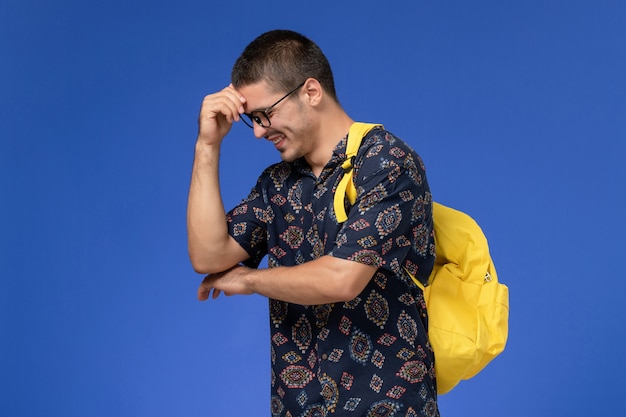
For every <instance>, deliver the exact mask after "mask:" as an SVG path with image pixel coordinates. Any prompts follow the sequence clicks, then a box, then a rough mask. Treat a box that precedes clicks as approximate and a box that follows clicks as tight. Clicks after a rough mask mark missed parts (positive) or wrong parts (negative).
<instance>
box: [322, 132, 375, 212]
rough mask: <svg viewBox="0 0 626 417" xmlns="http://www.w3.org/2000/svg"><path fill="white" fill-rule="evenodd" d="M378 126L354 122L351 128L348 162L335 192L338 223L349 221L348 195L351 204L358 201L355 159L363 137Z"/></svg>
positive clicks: (343, 165)
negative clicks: (354, 172) (354, 167)
mask: <svg viewBox="0 0 626 417" xmlns="http://www.w3.org/2000/svg"><path fill="white" fill-rule="evenodd" d="M377 126H380V127H382V125H380V124H375V123H362V122H354V123H352V125H351V126H350V131H349V132H348V141H347V143H346V160H345V161H344V162H343V164H342V165H341V167H342V168H343V172H344V173H343V177H342V178H341V181H340V182H339V185H338V186H337V190H336V191H335V199H334V201H333V207H334V209H335V216H336V217H337V222H339V223H343V222H345V221H346V220H348V214H347V213H346V208H345V205H344V204H345V203H344V201H345V197H346V195H347V196H348V200H349V201H350V203H351V204H354V202H355V201H356V188H355V187H354V182H353V181H352V168H353V166H354V158H355V157H356V154H357V152H358V151H359V147H360V146H361V141H362V140H363V137H365V135H366V134H367V133H368V132H369V131H370V130H372V129H373V128H375V127H377Z"/></svg>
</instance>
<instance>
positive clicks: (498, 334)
mask: <svg viewBox="0 0 626 417" xmlns="http://www.w3.org/2000/svg"><path fill="white" fill-rule="evenodd" d="M376 126H381V127H382V125H377V124H367V123H358V122H357V123H354V124H353V125H352V126H351V127H350V132H349V134H348V143H347V145H346V161H345V162H344V163H343V165H342V167H343V169H344V172H345V174H344V176H343V178H342V179H341V181H340V183H339V186H338V187H337V190H336V191H335V196H334V202H333V203H334V208H335V214H336V216H337V220H338V221H339V222H340V223H342V222H345V221H346V220H347V218H348V216H347V213H346V210H345V206H344V201H345V197H346V195H347V197H348V201H350V204H354V202H355V201H356V197H357V192H356V188H355V187H354V183H353V181H352V166H353V162H354V158H355V157H356V154H357V151H358V150H359V146H360V145H361V141H362V139H363V137H364V136H365V135H366V134H367V132H369V131H370V130H371V129H372V128H374V127H376ZM433 223H434V224H433V227H434V231H435V245H436V258H435V266H434V268H433V271H432V273H431V274H430V277H429V279H428V282H429V285H428V286H426V287H424V286H423V285H422V284H421V282H419V281H418V280H417V279H416V278H415V277H414V276H413V275H411V274H410V273H409V275H411V278H412V279H413V281H414V282H415V284H416V285H417V286H418V287H420V288H421V289H422V290H423V291H424V298H425V299H426V306H427V309H428V337H429V339H430V343H431V345H432V347H433V350H434V352H435V374H436V378H437V392H438V393H439V394H445V393H447V392H448V391H450V390H451V389H452V388H454V387H455V386H456V385H457V384H458V383H459V382H460V381H461V380H462V379H469V378H472V377H473V376H475V375H476V374H477V373H479V372H480V371H481V370H482V369H483V368H484V367H485V366H486V365H487V364H488V363H489V362H490V361H491V360H492V359H493V358H495V357H496V356H497V355H498V354H500V353H501V352H502V351H503V350H504V346H505V345H506V341H507V337H508V319H509V289H508V288H507V286H506V285H504V284H502V283H500V282H498V276H497V274H496V269H495V267H494V265H493V261H492V259H491V255H490V254H489V246H488V244H487V239H486V238H485V235H484V234H483V232H482V230H481V229H480V227H479V226H478V224H477V223H476V222H475V221H474V220H473V219H472V218H471V217H470V216H468V215H467V214H465V213H463V212H460V211H458V210H455V209H452V208H450V207H446V206H444V205H442V204H439V203H436V202H434V203H433ZM407 273H408V271H407Z"/></svg>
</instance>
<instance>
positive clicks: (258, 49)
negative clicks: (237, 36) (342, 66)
mask: <svg viewBox="0 0 626 417" xmlns="http://www.w3.org/2000/svg"><path fill="white" fill-rule="evenodd" d="M307 78H315V79H316V80H317V81H319V82H320V84H321V85H322V88H323V89H324V91H326V93H328V94H329V95H330V96H331V97H332V98H333V99H334V100H335V101H337V93H336V92H335V81H334V79H333V73H332V71H331V69H330V64H329V62H328V59H327V58H326V56H325V55H324V53H323V52H322V50H321V49H320V48H319V46H317V44H315V42H313V41H311V40H310V39H308V38H307V37H305V36H303V35H301V34H299V33H297V32H294V31H291V30H272V31H269V32H266V33H264V34H262V35H260V36H259V37H257V38H256V39H255V40H253V41H252V42H250V44H249V45H248V46H247V47H246V49H244V51H243V52H242V53H241V56H240V57H239V58H237V61H235V65H234V66H233V70H232V73H231V81H232V83H233V85H234V86H235V88H238V87H241V86H243V85H249V84H254V83H257V82H260V81H266V82H267V83H268V84H269V85H270V87H271V88H273V89H276V90H277V91H289V90H291V89H293V88H295V87H296V86H297V85H298V84H300V83H302V82H303V81H305V80H306V79H307Z"/></svg>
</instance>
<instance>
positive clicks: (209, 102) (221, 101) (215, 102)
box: [200, 92, 242, 123]
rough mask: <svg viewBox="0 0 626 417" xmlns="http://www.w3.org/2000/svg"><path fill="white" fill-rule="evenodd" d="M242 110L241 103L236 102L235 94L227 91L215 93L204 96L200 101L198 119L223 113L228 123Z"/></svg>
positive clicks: (214, 116)
mask: <svg viewBox="0 0 626 417" xmlns="http://www.w3.org/2000/svg"><path fill="white" fill-rule="evenodd" d="M240 110H242V106H241V104H239V103H238V102H237V99H236V97H235V96H230V95H229V94H228V93H223V92H221V93H217V94H212V95H209V96H206V97H205V98H204V101H203V102H202V109H201V110H200V120H204V119H207V120H210V119H215V118H217V117H218V116H219V115H223V116H224V117H225V118H226V120H227V121H228V122H229V123H232V122H233V120H236V119H238V118H239V111H240Z"/></svg>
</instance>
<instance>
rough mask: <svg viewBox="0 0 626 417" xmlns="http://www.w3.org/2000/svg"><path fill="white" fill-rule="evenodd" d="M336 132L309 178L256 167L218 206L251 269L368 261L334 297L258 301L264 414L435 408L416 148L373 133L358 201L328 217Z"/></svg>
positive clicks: (295, 170) (425, 196) (366, 144)
mask: <svg viewBox="0 0 626 417" xmlns="http://www.w3.org/2000/svg"><path fill="white" fill-rule="evenodd" d="M345 147H346V138H344V139H342V140H341V141H340V142H339V144H338V145H337V147H336V148H335V150H334V153H333V157H332V159H331V160H330V162H329V163H328V164H327V165H326V167H325V168H324V170H323V171H322V173H321V175H320V177H319V178H316V177H315V176H314V175H313V173H312V172H311V170H310V168H309V167H308V165H307V164H306V163H305V162H304V161H303V160H298V161H295V162H293V163H287V162H280V163H278V164H275V165H272V166H271V167H269V168H267V169H266V170H265V171H264V172H263V174H262V175H261V176H260V177H259V180H258V182H257V184H256V186H255V187H254V188H253V190H252V192H251V193H250V195H249V196H248V198H247V199H245V200H244V201H242V202H241V203H240V204H239V205H238V206H237V207H235V208H234V209H233V210H231V211H230V212H229V213H228V216H227V217H228V223H229V230H230V233H231V235H232V236H233V237H234V238H235V239H236V240H237V241H238V242H239V243H240V244H241V246H242V247H243V248H244V249H245V250H246V251H247V252H248V253H249V255H250V259H249V260H248V262H247V264H248V265H249V266H252V267H257V266H258V265H259V263H260V262H261V260H262V258H263V257H264V256H266V255H267V256H268V266H269V267H270V268H271V267H275V266H293V265H298V264H301V263H303V262H307V261H310V260H313V259H317V258H319V257H320V256H323V255H331V256H334V257H338V258H342V259H348V260H352V261H355V262H361V263H364V264H368V265H373V266H376V267H378V270H377V272H376V274H375V275H374V277H373V278H372V279H371V281H370V282H369V284H368V285H367V287H366V288H365V289H364V290H363V292H362V293H361V294H360V295H359V296H358V297H356V298H355V299H354V300H350V301H349V302H345V303H336V304H326V305H312V306H304V305H297V304H290V303H286V302H282V301H278V300H270V301H269V312H270V328H271V333H272V335H271V342H272V344H271V361H272V397H271V414H272V416H285V417H312V416H316V417H322V416H330V415H333V416H372V417H374V416H375V417H392V416H429V417H431V416H438V415H439V411H438V408H437V402H436V401H437V399H436V386H435V380H434V374H435V371H434V358H433V352H432V349H431V347H430V344H429V343H428V340H427V335H426V328H427V316H426V307H425V303H424V297H423V294H422V292H421V290H420V289H419V288H417V286H416V285H415V284H414V283H413V282H412V281H411V278H410V277H408V275H407V274H406V271H405V269H406V270H408V271H410V272H411V273H413V275H414V276H416V277H417V278H418V279H420V280H421V281H422V282H426V281H427V279H428V276H429V274H430V271H431V270H432V267H433V264H434V253H435V250H434V238H433V232H432V215H431V204H432V201H431V195H430V191H429V188H428V183H427V181H426V175H425V171H424V166H423V164H422V161H421V159H420V158H419V156H418V155H417V154H416V153H415V152H414V151H413V150H412V149H411V148H410V147H409V146H408V145H407V144H406V143H404V142H403V141H401V140H399V139H398V138H396V137H395V136H393V135H392V134H391V133H389V132H387V131H385V130H381V129H374V130H372V131H371V132H370V133H369V134H368V135H367V136H366V138H365V139H364V141H363V144H362V145H361V148H360V150H359V153H358V155H357V158H356V161H355V168H354V169H355V172H354V181H355V185H356V188H357V194H358V195H357V200H356V202H355V204H354V205H353V206H352V207H349V210H348V220H347V221H346V222H345V223H343V224H337V220H336V217H335V213H334V209H333V196H334V190H335V188H336V187H337V184H338V183H339V180H340V179H341V176H342V175H343V171H342V168H341V162H342V161H343V160H344V159H345Z"/></svg>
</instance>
